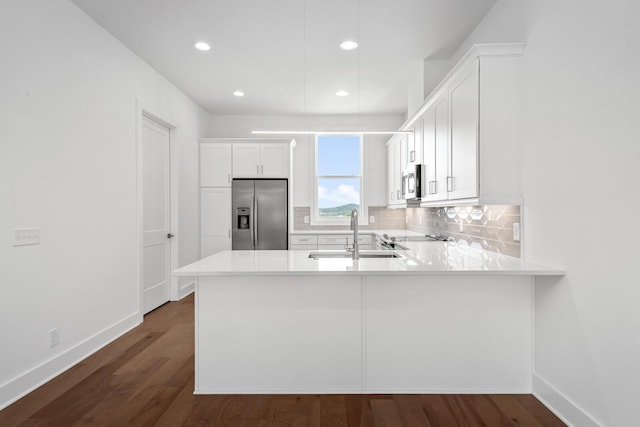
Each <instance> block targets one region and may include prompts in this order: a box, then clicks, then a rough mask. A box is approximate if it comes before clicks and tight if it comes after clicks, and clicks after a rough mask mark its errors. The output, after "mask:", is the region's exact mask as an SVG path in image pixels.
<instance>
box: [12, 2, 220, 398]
mask: <svg viewBox="0 0 640 427" xmlns="http://www.w3.org/2000/svg"><path fill="white" fill-rule="evenodd" d="M0 52H2V58H1V59H0V61H2V64H1V65H0V93H1V96H0V200H1V202H0V274H1V277H2V296H1V297H0V347H1V348H2V350H1V351H0V407H2V406H5V405H6V404H7V403H8V402H9V401H11V400H13V399H15V398H16V397H18V396H19V395H20V394H21V393H24V392H25V391H28V390H29V389H30V388H32V387H33V386H35V385H37V384H38V383H40V382H42V381H44V380H45V379H47V378H48V377H50V376H51V375H53V374H55V373H56V372H57V371H60V370H63V369H64V368H66V367H67V366H69V364H70V363H72V362H74V361H75V360H79V359H81V358H82V357H84V356H86V355H87V354H88V353H89V352H91V351H93V350H95V349H96V348H98V347H99V346H101V345H103V344H104V343H106V342H107V341H109V340H110V339H112V338H113V337H115V336H117V335H118V334H119V333H122V332H123V331H124V330H126V329H127V328H130V327H132V326H133V325H135V324H136V323H137V322H138V321H139V319H140V314H139V313H138V312H137V310H138V284H137V272H136V268H137V267H136V259H137V254H136V215H137V214H136V107H135V105H136V103H135V100H136V97H139V98H141V99H142V100H144V102H145V104H146V105H147V106H150V108H151V109H152V110H153V111H154V112H155V113H156V114H158V115H160V116H161V117H163V118H164V119H166V120H168V121H170V122H172V123H174V124H175V125H176V126H177V129H176V132H175V134H174V140H175V141H176V142H177V143H178V144H179V146H180V148H179V162H180V170H181V172H180V174H179V187H180V200H179V201H178V202H179V206H180V215H179V222H180V230H179V235H180V242H179V247H180V263H181V264H184V263H187V262H190V261H192V260H195V259H197V257H198V234H199V231H198V177H197V171H198V157H197V156H198V154H197V153H198V146H197V137H198V136H200V135H201V134H203V133H205V132H204V129H205V127H206V126H207V125H208V120H209V117H210V116H209V115H208V114H207V113H205V112H204V111H203V110H202V109H201V108H199V107H198V106H197V105H196V104H195V103H193V102H192V101H191V100H189V99H188V98H187V97H186V96H185V95H183V94H182V93H181V92H180V91H179V90H177V89H176V88H175V87H174V86H172V85H171V84H170V83H168V82H167V81H166V80H165V79H164V78H163V77H161V76H160V75H159V74H158V73H156V72H155V71H154V70H153V69H151V68H150V67H149V66H147V65H146V64H145V63H143V62H142V61H141V60H140V59H139V58H138V57H137V56H135V55H134V54H133V53H132V52H131V51H129V50H128V49H126V48H125V47H124V46H123V45H121V44H120V43H119V42H118V41H116V40H115V39H114V38H113V37H112V36H111V35H110V34H108V33H107V32H106V31H104V30H103V29H102V28H101V27H99V26H98V25H97V24H96V23H95V22H94V21H92V20H91V19H89V18H88V17H87V16H86V15H85V14H84V13H83V12H81V11H80V10H79V9H78V8H77V7H76V6H75V5H73V4H72V3H71V2H69V1H68V0H29V1H24V0H4V1H2V2H1V3H0ZM30 226H37V227H40V229H41V244H40V245H39V246H26V247H15V248H14V247H12V245H13V228H17V227H30ZM54 327H58V328H59V332H60V344H59V345H58V346H56V347H54V348H51V349H50V348H49V341H48V339H49V338H48V331H49V330H50V329H52V328H54Z"/></svg>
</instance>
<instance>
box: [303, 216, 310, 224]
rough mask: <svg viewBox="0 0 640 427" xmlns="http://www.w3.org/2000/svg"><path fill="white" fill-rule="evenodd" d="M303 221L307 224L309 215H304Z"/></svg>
mask: <svg viewBox="0 0 640 427" xmlns="http://www.w3.org/2000/svg"><path fill="white" fill-rule="evenodd" d="M304 223H305V224H309V215H305V217H304Z"/></svg>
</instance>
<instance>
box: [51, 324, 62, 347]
mask: <svg viewBox="0 0 640 427" xmlns="http://www.w3.org/2000/svg"><path fill="white" fill-rule="evenodd" d="M58 342H60V336H59V335H58V328H53V329H52V330H50V331H49V347H55V346H57V345H58Z"/></svg>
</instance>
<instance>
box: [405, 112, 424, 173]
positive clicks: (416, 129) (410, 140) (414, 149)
mask: <svg viewBox="0 0 640 427" xmlns="http://www.w3.org/2000/svg"><path fill="white" fill-rule="evenodd" d="M411 130H413V134H412V135H408V136H407V163H408V164H410V165H419V164H421V163H422V161H423V158H422V149H423V140H422V138H423V136H422V132H423V118H422V117H418V119H417V120H416V121H415V123H414V124H413V126H412V128H411Z"/></svg>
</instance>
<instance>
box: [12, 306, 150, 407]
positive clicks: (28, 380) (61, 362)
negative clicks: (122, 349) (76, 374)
mask: <svg viewBox="0 0 640 427" xmlns="http://www.w3.org/2000/svg"><path fill="white" fill-rule="evenodd" d="M140 323H141V317H140V315H139V313H133V314H131V315H130V316H128V317H126V318H124V319H122V320H120V321H119V322H117V323H116V324H114V325H112V326H109V327H107V328H105V329H103V330H102V331H100V332H98V333H97V334H95V335H93V336H91V337H89V338H87V339H86V340H84V341H82V342H80V343H79V344H77V345H75V346H73V347H71V348H70V349H68V350H67V351H65V352H64V353H60V354H58V355H56V356H55V357H53V358H51V359H49V360H47V361H46V362H44V363H42V364H40V365H38V366H36V367H35V368H33V369H30V370H29V371H27V372H24V373H23V374H21V375H19V376H18V377H16V378H14V379H13V380H10V381H8V382H6V383H4V384H2V385H0V410H1V409H4V408H6V407H7V406H9V405H11V404H12V403H13V402H15V401H16V400H18V399H20V398H21V397H23V396H25V395H26V394H28V393H31V392H32V391H33V390H35V389H36V388H38V387H40V386H41V385H43V384H45V383H46V382H48V381H50V380H51V379H53V378H55V377H56V376H58V375H60V374H61V373H63V372H64V371H66V370H67V369H69V368H71V367H73V366H74V365H76V364H77V363H79V362H81V361H82V360H84V359H86V358H87V357H89V356H91V355H92V354H93V353H95V352H96V351H98V350H100V349H101V348H102V347H104V346H105V345H107V344H109V343H110V342H112V341H114V340H115V339H117V338H118V337H120V336H122V335H124V334H125V333H127V332H129V331H130V330H131V329H133V328H135V327H136V326H138V325H139V324H140Z"/></svg>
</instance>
